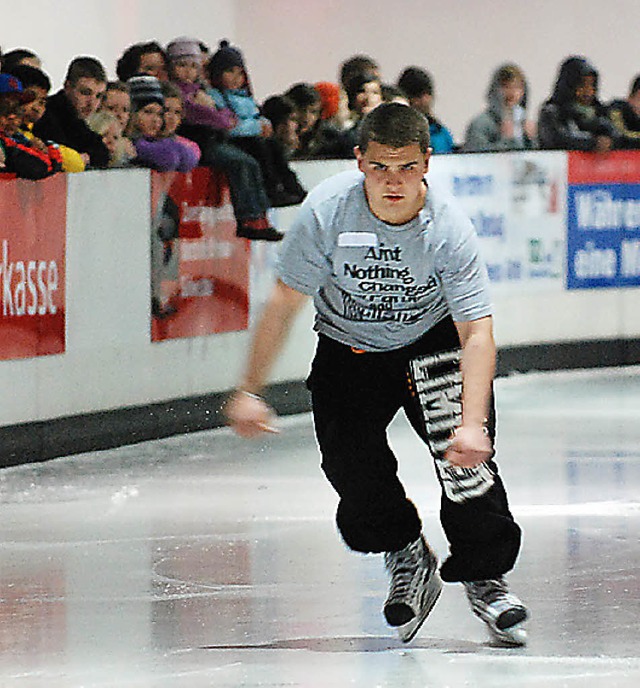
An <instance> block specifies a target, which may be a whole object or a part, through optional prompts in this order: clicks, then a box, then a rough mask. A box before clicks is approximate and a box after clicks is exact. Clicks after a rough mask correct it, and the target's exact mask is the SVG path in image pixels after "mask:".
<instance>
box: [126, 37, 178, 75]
mask: <svg viewBox="0 0 640 688" xmlns="http://www.w3.org/2000/svg"><path fill="white" fill-rule="evenodd" d="M116 74H117V75H118V79H119V80H120V81H122V82H125V83H126V82H127V81H129V79H131V77H132V76H140V75H143V74H146V75H147V76H155V78H156V79H159V80H160V81H166V80H167V58H166V55H165V53H164V50H163V49H162V46H161V45H160V44H159V43H156V42H155V41H150V42H148V43H135V44H134V45H131V46H129V47H128V48H127V49H126V50H125V51H124V53H123V54H122V56H121V57H120V59H119V60H118V63H117V65H116Z"/></svg>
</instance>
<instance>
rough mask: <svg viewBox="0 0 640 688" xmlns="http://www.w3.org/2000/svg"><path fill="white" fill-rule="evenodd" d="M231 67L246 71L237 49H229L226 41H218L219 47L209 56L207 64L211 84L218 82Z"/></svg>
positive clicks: (229, 46)
mask: <svg viewBox="0 0 640 688" xmlns="http://www.w3.org/2000/svg"><path fill="white" fill-rule="evenodd" d="M232 67H242V69H244V70H245V72H246V71H247V70H246V67H245V65H244V58H243V57H242V53H241V52H240V51H239V50H238V48H233V47H231V45H229V41H227V40H223V41H220V47H219V48H218V50H217V52H215V53H214V54H213V55H212V56H211V59H210V60H209V64H208V71H209V78H210V80H211V83H213V84H215V83H217V82H219V80H220V77H221V76H222V72H226V71H227V70H228V69H231V68H232Z"/></svg>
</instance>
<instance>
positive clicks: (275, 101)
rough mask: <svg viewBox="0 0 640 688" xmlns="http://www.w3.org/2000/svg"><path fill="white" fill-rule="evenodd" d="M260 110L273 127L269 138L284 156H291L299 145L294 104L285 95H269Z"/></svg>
mask: <svg viewBox="0 0 640 688" xmlns="http://www.w3.org/2000/svg"><path fill="white" fill-rule="evenodd" d="M260 111H261V113H262V115H263V116H264V117H266V118H267V119H268V120H269V121H270V122H271V126H272V127H273V134H272V136H271V140H272V141H275V142H277V144H278V145H279V146H280V148H281V150H282V153H283V155H284V156H285V157H287V158H291V156H292V155H294V154H295V152H296V151H297V150H298V148H299V147H300V136H299V135H298V118H297V116H296V108H295V105H294V104H293V102H292V101H291V100H290V99H289V98H287V97H286V96H270V97H269V98H267V99H266V100H265V101H264V103H262V108H261V110H260Z"/></svg>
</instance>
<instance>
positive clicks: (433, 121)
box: [398, 67, 455, 154]
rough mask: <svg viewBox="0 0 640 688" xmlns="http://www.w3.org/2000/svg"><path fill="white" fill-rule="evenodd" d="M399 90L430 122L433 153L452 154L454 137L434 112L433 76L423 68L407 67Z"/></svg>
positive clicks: (399, 84) (400, 78) (399, 81)
mask: <svg viewBox="0 0 640 688" xmlns="http://www.w3.org/2000/svg"><path fill="white" fill-rule="evenodd" d="M398 88H399V89H400V90H401V91H402V92H403V93H404V94H405V95H406V96H407V98H408V99H409V105H410V106H411V107H412V108H414V109H415V110H418V112H421V113H422V114H423V115H424V116H425V117H426V118H427V119H428V120H429V136H430V138H431V144H430V145H431V149H432V150H433V152H434V153H436V154H438V153H451V152H452V151H453V150H454V149H455V144H454V142H453V136H452V135H451V132H450V131H449V129H447V127H445V126H444V124H442V122H441V121H440V120H439V119H438V118H437V117H436V116H435V114H434V112H433V110H434V100H435V88H434V84H433V78H432V76H431V74H429V72H427V70H426V69H422V68H421V67H407V68H406V69H405V70H404V71H403V72H402V74H400V76H399V77H398Z"/></svg>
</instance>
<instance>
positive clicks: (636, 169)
mask: <svg viewBox="0 0 640 688" xmlns="http://www.w3.org/2000/svg"><path fill="white" fill-rule="evenodd" d="M568 155H569V169H568V181H569V184H640V152H638V151H612V152H611V153H605V154H599V153H580V152H577V151H571V152H569V154H568Z"/></svg>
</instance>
